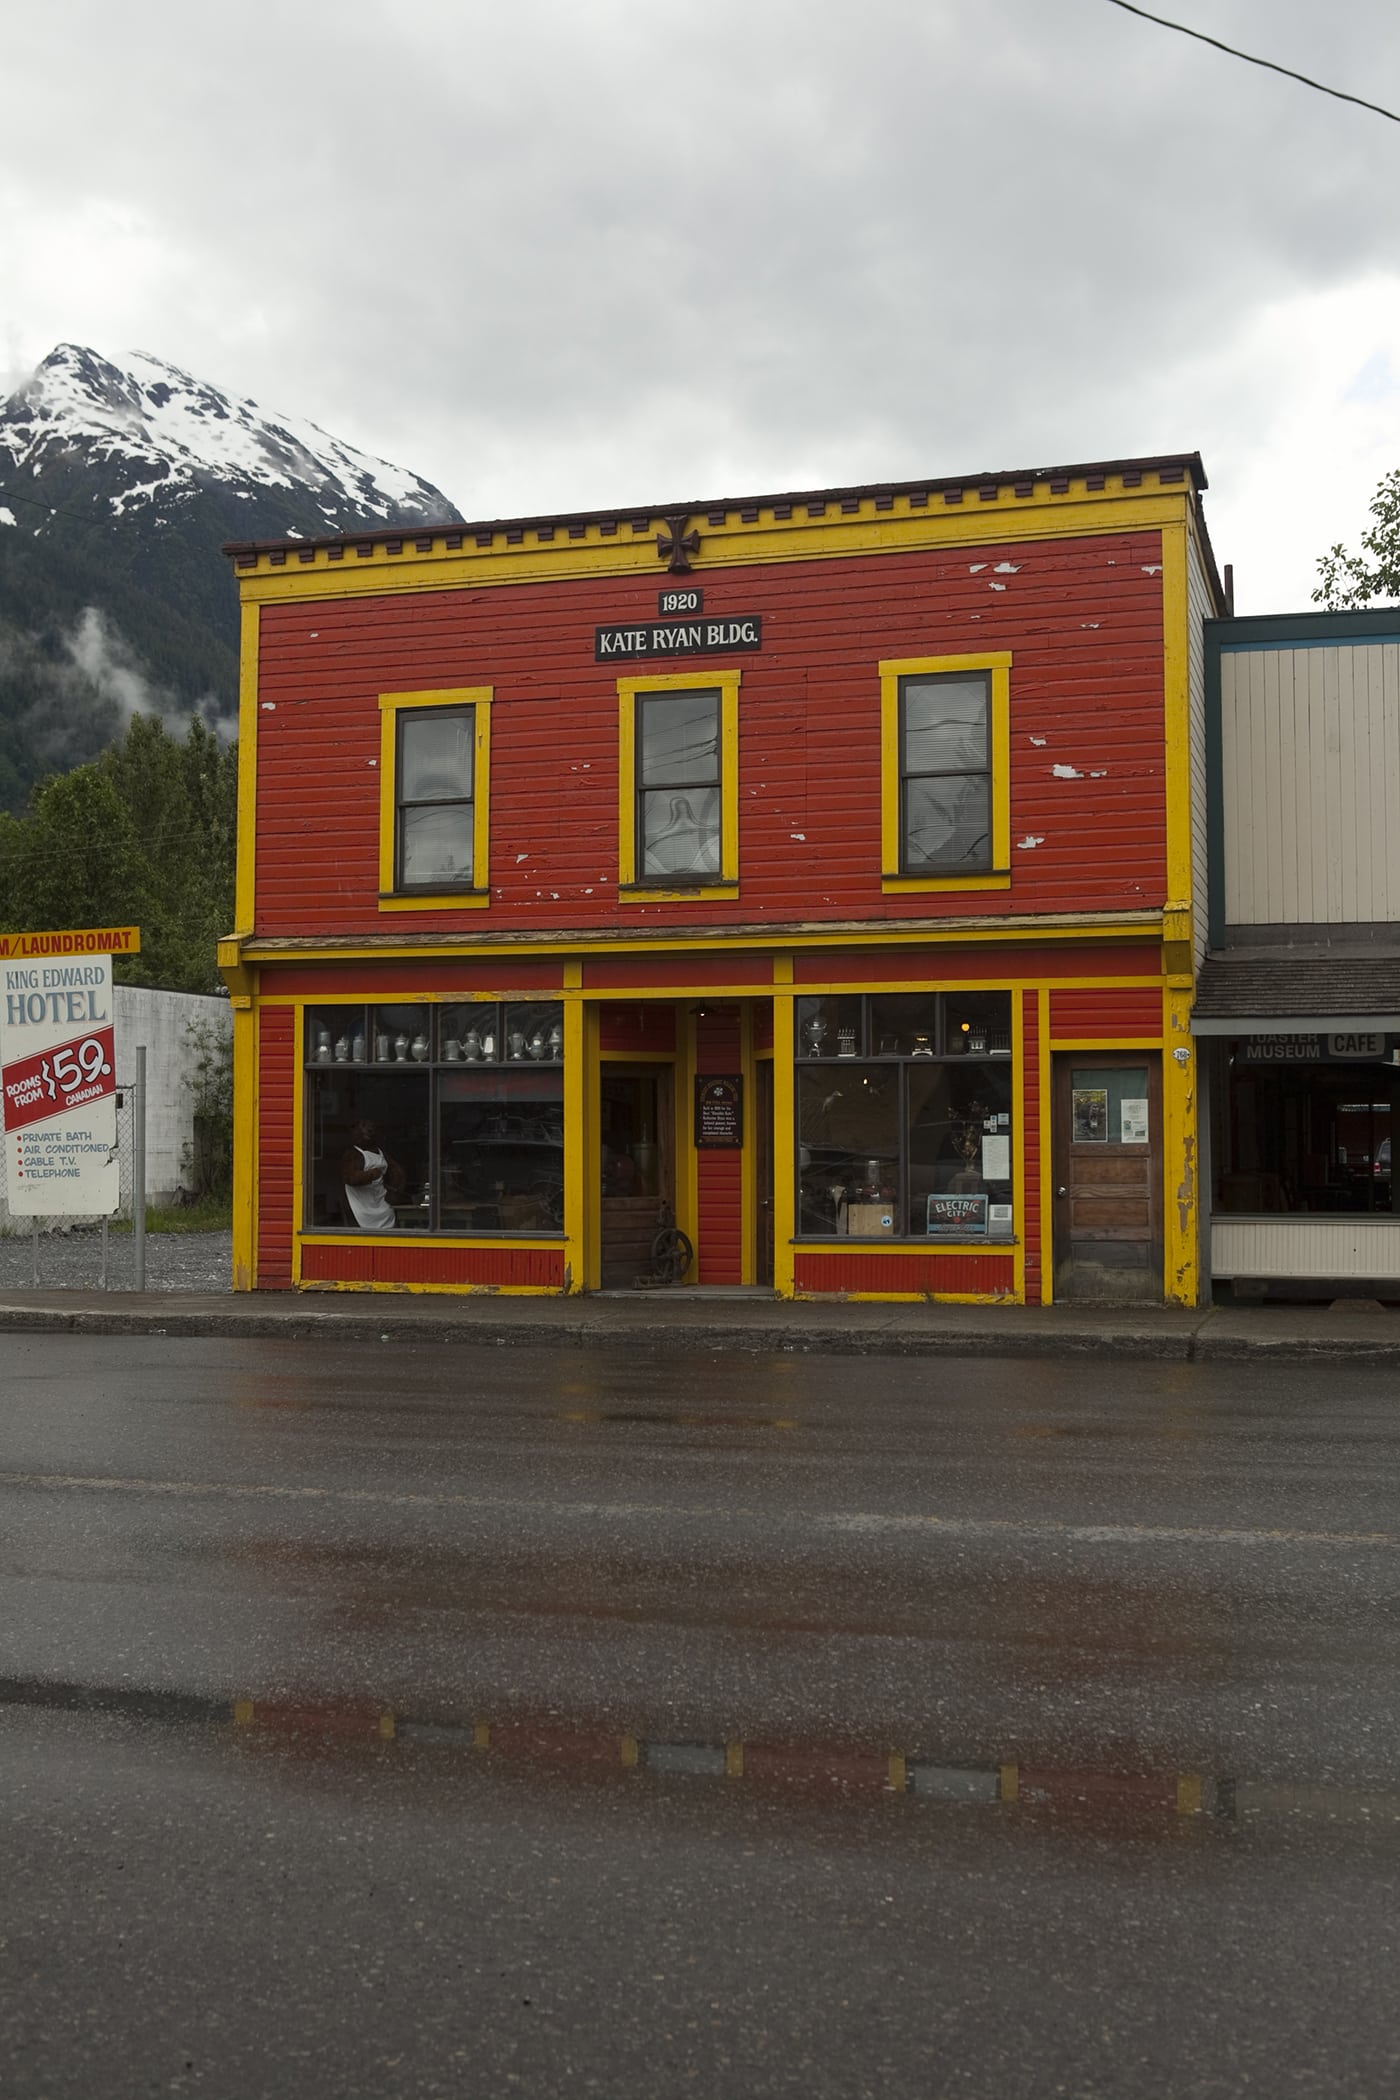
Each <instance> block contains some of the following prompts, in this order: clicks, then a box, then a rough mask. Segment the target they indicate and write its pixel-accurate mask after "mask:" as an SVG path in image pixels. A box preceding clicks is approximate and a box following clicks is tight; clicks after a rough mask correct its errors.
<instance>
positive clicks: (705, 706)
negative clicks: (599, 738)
mask: <svg viewBox="0 0 1400 2100" xmlns="http://www.w3.org/2000/svg"><path fill="white" fill-rule="evenodd" d="M618 693H619V699H620V706H621V716H620V727H621V736H620V754H619V758H620V763H619V783H620V786H619V810H618V818H619V836H618V875H619V884H620V887H622V888H623V889H628V888H637V889H643V888H644V889H646V890H648V891H649V892H652V893H653V894H656V893H659V894H661V895H663V896H664V895H666V894H668V893H674V894H675V895H677V896H682V897H683V896H685V895H687V894H689V893H690V892H692V891H694V890H697V889H699V890H704V891H706V892H707V893H709V894H727V895H730V896H732V895H735V894H737V882H738V873H739V803H738V779H737V774H738V701H739V674H738V672H737V671H735V672H726V673H723V674H721V676H720V677H719V678H717V679H714V680H713V681H710V682H706V683H704V684H701V683H700V682H698V681H697V680H695V679H693V678H687V677H684V676H678V677H658V678H626V679H622V680H620V681H619V685H618Z"/></svg>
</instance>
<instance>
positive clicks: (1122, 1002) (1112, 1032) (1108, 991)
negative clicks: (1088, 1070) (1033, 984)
mask: <svg viewBox="0 0 1400 2100" xmlns="http://www.w3.org/2000/svg"><path fill="white" fill-rule="evenodd" d="M1085 974H1086V975H1087V974H1088V973H1087V972H1086V973H1085ZM1050 1033H1051V1035H1052V1036H1054V1037H1055V1038H1056V1039H1057V1040H1058V1041H1061V1042H1071V1043H1072V1042H1078V1041H1081V1040H1082V1039H1084V1038H1085V1037H1088V1038H1090V1039H1092V1038H1093V1037H1095V1036H1101V1037H1104V1038H1116V1037H1118V1036H1130V1037H1131V1036H1144V1035H1145V1036H1159V1035H1160V1034H1161V1033H1162V988H1161V986H1160V985H1157V984H1149V985H1141V986H1137V987H1134V986H1131V985H1123V986H1115V985H1105V986H1103V987H1102V988H1101V989H1100V990H1098V991H1077V992H1051V994H1050Z"/></svg>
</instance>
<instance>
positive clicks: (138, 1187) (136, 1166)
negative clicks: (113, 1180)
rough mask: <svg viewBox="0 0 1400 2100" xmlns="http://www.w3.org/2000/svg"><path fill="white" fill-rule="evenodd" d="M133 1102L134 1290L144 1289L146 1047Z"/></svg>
mask: <svg viewBox="0 0 1400 2100" xmlns="http://www.w3.org/2000/svg"><path fill="white" fill-rule="evenodd" d="M135 1091H136V1099H135V1101H134V1102H133V1104H132V1118H131V1184H132V1185H131V1252H132V1256H133V1260H134V1264H135V1269H136V1278H135V1288H136V1289H137V1290H138V1291H144V1290H145V1288H146V1045H145V1044H144V1043H138V1044H137V1045H136V1089H135Z"/></svg>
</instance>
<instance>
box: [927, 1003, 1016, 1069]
mask: <svg viewBox="0 0 1400 2100" xmlns="http://www.w3.org/2000/svg"><path fill="white" fill-rule="evenodd" d="M943 1026H944V1043H943V1047H944V1049H945V1050H946V1051H948V1053H949V1054H950V1055H951V1056H954V1057H956V1056H958V1055H959V1054H960V1053H962V1054H964V1055H968V1056H972V1057H1010V1055H1011V994H1010V992H945V994H944V997H943Z"/></svg>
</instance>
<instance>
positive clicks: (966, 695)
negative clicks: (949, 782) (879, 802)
mask: <svg viewBox="0 0 1400 2100" xmlns="http://www.w3.org/2000/svg"><path fill="white" fill-rule="evenodd" d="M987 763H988V759H987V682H986V680H985V679H984V678H968V679H963V678H906V679H905V681H904V771H905V772H906V773H960V772H963V771H965V770H967V771H970V770H971V769H972V768H974V767H976V766H985V765H986V764H987Z"/></svg>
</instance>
